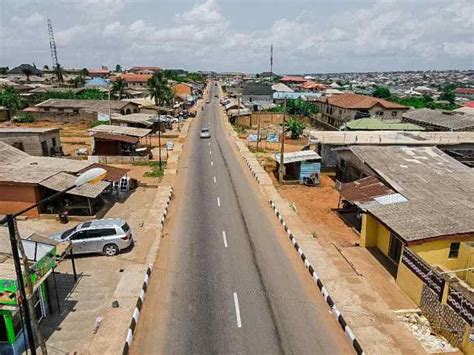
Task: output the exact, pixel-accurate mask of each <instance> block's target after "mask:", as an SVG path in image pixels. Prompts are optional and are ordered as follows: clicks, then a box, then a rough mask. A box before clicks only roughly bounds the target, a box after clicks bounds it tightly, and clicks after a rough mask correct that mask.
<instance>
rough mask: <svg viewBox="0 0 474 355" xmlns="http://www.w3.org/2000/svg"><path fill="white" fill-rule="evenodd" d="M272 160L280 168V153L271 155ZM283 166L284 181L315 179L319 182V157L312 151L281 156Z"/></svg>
mask: <svg viewBox="0 0 474 355" xmlns="http://www.w3.org/2000/svg"><path fill="white" fill-rule="evenodd" d="M272 157H273V160H275V161H276V163H277V171H278V169H279V166H280V164H281V163H280V158H281V157H280V153H273V155H272ZM283 164H284V165H285V169H284V172H285V173H284V176H283V179H284V180H286V181H305V179H306V178H315V180H316V181H318V182H319V174H320V173H321V157H320V156H319V155H318V153H316V152H315V151H313V150H301V151H297V152H287V153H284V154H283Z"/></svg>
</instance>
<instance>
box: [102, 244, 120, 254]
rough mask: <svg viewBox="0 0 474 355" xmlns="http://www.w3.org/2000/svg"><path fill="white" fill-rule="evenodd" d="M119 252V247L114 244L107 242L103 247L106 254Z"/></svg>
mask: <svg viewBox="0 0 474 355" xmlns="http://www.w3.org/2000/svg"><path fill="white" fill-rule="evenodd" d="M118 253H119V248H118V246H116V245H115V244H107V245H106V246H105V247H104V254H105V255H106V256H114V255H117V254H118Z"/></svg>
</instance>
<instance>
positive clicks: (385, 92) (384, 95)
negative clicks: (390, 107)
mask: <svg viewBox="0 0 474 355" xmlns="http://www.w3.org/2000/svg"><path fill="white" fill-rule="evenodd" d="M391 95H392V94H391V93H390V90H389V89H388V88H385V87H382V86H377V87H375V90H374V91H373V92H372V96H374V97H378V98H381V99H388V98H389V97H390V96H391Z"/></svg>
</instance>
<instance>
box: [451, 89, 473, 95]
mask: <svg viewBox="0 0 474 355" xmlns="http://www.w3.org/2000/svg"><path fill="white" fill-rule="evenodd" d="M454 92H455V93H456V94H469V95H474V88H457V89H455V90H454Z"/></svg>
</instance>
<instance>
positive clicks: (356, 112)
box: [317, 94, 408, 128]
mask: <svg viewBox="0 0 474 355" xmlns="http://www.w3.org/2000/svg"><path fill="white" fill-rule="evenodd" d="M317 104H318V106H319V112H321V119H322V122H323V123H325V124H327V125H329V126H331V127H334V128H339V127H341V126H342V125H343V124H344V123H346V122H349V121H352V120H355V119H359V118H364V117H378V118H380V119H383V120H389V119H391V120H401V118H402V114H403V113H404V112H405V111H407V110H408V107H406V106H403V105H399V104H396V103H393V102H390V101H387V100H384V99H379V98H377V97H372V96H365V95H358V94H341V95H335V96H330V97H322V98H320V99H319V100H318V101H317Z"/></svg>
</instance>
